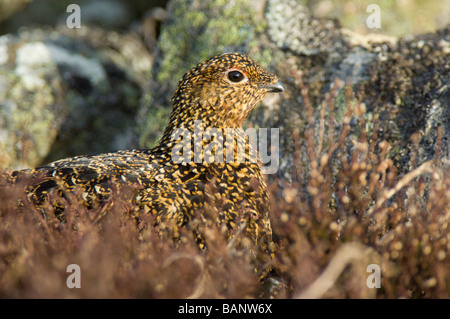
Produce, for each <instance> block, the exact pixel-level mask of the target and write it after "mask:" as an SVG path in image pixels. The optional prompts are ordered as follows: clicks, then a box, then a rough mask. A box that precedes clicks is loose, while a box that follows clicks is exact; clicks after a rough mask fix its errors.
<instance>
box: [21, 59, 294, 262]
mask: <svg viewBox="0 0 450 319" xmlns="http://www.w3.org/2000/svg"><path fill="white" fill-rule="evenodd" d="M284 91H285V87H284V85H283V84H282V82H281V81H280V80H279V79H278V78H277V77H276V76H275V75H274V74H272V73H269V72H267V71H266V70H265V69H264V68H263V67H261V65H259V64H258V63H257V62H255V61H253V60H252V59H251V58H250V57H248V56H246V55H244V54H240V53H223V54H220V55H217V56H214V57H212V58H210V59H208V60H205V61H203V62H201V63H199V64H198V65H196V66H195V67H193V68H192V69H190V70H189V71H188V72H187V73H186V74H185V75H184V76H183V77H182V78H181V80H180V81H179V83H178V87H177V89H176V91H175V94H174V95H173V98H172V100H171V102H172V111H171V113H170V117H169V120H168V124H167V126H166V128H165V130H164V132H163V135H162V137H161V139H160V140H159V141H158V142H157V143H156V146H155V147H153V148H150V149H132V150H120V151H116V152H111V153H104V154H98V155H81V156H75V157H71V158H66V159H61V160H57V161H54V162H52V163H49V164H46V165H41V166H38V167H36V168H33V169H25V170H20V171H15V172H13V174H12V176H13V178H17V177H18V176H20V175H23V174H28V175H33V176H36V175H39V176H41V178H40V179H39V181H38V182H36V183H35V184H32V185H29V186H28V188H27V196H28V199H29V200H30V201H31V202H33V203H34V204H35V205H36V207H38V208H39V209H40V210H41V211H42V212H43V214H45V213H46V210H48V207H49V206H48V202H49V201H50V199H51V198H54V196H50V195H51V194H57V195H58V196H59V197H66V198H68V199H70V198H69V197H67V196H66V195H67V193H70V192H72V193H75V192H76V191H78V194H80V199H81V200H82V202H83V204H84V205H86V206H87V207H88V208H92V207H96V205H99V204H101V203H102V202H105V201H106V200H107V199H108V198H110V196H111V192H112V188H113V186H114V184H115V183H122V184H125V185H137V186H138V190H137V193H136V195H135V198H134V200H135V203H136V206H137V208H138V209H139V210H140V211H143V212H145V213H147V214H151V215H152V216H153V218H154V220H155V222H154V223H155V225H158V227H159V229H160V232H162V233H167V234H170V236H172V237H173V238H179V232H180V229H181V228H182V227H183V226H185V225H186V224H188V223H189V222H190V221H192V220H193V219H194V218H195V216H197V215H196V214H197V212H199V211H200V212H201V211H202V210H203V211H204V210H205V209H206V208H208V209H214V212H216V213H217V216H216V217H215V220H214V222H215V223H216V224H217V225H224V226H225V229H226V232H227V233H228V234H235V233H236V229H240V231H242V233H244V235H245V236H246V237H248V238H249V239H250V240H251V241H252V242H253V243H255V244H256V245H257V246H258V247H260V248H261V249H262V250H263V251H264V252H266V253H269V254H270V253H271V252H272V251H273V241H272V229H271V223H270V217H269V196H268V191H267V185H266V181H265V178H264V176H263V174H262V173H261V162H260V160H259V159H256V160H255V159H254V158H253V157H252V156H255V154H257V151H256V150H255V148H254V146H253V145H252V144H251V143H249V139H248V136H247V135H246V134H245V132H244V131H243V129H242V127H243V124H244V122H245V120H246V119H247V117H248V115H249V113H250V112H251V111H252V110H253V109H254V108H255V107H256V106H257V105H258V104H259V103H260V102H261V100H262V99H263V98H264V97H265V96H266V94H268V93H280V92H284ZM205 136H206V137H207V138H205ZM213 146H214V147H213ZM242 150H245V152H243V153H244V154H243V157H242V158H240V159H239V158H237V157H238V155H239V154H240V153H239V151H241V153H242ZM255 152H256V153H255ZM208 185H212V186H211V187H212V191H211V189H209V188H208ZM51 205H52V206H53V209H54V212H55V213H56V214H58V216H64V205H65V204H64V202H63V201H58V200H54V201H53V202H52V203H51ZM47 213H48V212H47ZM206 215H207V214H203V215H202V214H201V218H200V219H202V218H206V217H205V216H206ZM208 216H209V215H208ZM197 236H198V237H199V236H200V235H197ZM232 236H233V235H229V238H227V239H228V240H231V239H232ZM198 242H199V245H200V246H201V248H204V246H205V243H204V240H202V239H198Z"/></svg>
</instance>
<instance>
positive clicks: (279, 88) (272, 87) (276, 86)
mask: <svg viewBox="0 0 450 319" xmlns="http://www.w3.org/2000/svg"><path fill="white" fill-rule="evenodd" d="M263 88H264V89H267V92H270V93H280V92H284V91H286V89H285V88H284V85H283V83H281V81H280V80H278V81H277V82H276V83H273V84H267V85H264V86H263Z"/></svg>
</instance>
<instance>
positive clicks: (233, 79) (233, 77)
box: [228, 71, 245, 82]
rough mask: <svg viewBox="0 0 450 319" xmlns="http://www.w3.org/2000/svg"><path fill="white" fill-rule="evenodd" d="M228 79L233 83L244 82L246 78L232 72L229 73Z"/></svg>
mask: <svg viewBox="0 0 450 319" xmlns="http://www.w3.org/2000/svg"><path fill="white" fill-rule="evenodd" d="M228 79H229V80H230V81H231V82H241V81H242V80H244V79H245V76H244V74H242V73H241V72H239V71H231V72H228Z"/></svg>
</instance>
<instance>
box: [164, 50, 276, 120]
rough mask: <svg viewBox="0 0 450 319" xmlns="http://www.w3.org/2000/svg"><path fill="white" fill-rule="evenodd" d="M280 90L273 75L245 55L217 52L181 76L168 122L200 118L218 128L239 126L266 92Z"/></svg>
mask: <svg viewBox="0 0 450 319" xmlns="http://www.w3.org/2000/svg"><path fill="white" fill-rule="evenodd" d="M283 91H284V86H283V84H282V83H281V82H280V81H279V80H278V79H277V77H276V76H275V75H273V74H271V73H269V72H267V71H266V70H264V69H263V68H262V67H261V66H260V65H259V64H258V63H256V62H255V61H253V60H252V59H250V58H249V57H247V56H245V55H242V54H239V53H225V54H221V55H218V56H215V57H213V58H211V59H209V60H206V61H204V62H201V63H200V64H198V65H197V66H195V67H194V68H192V69H191V70H190V71H189V72H187V73H186V74H185V75H184V76H183V78H182V79H181V81H180V82H179V84H178V88H177V90H176V92H175V95H174V97H173V99H172V101H173V111H172V116H171V121H172V122H173V123H172V125H175V126H184V127H186V126H190V125H191V124H192V123H193V121H195V120H202V121H205V122H206V125H207V126H213V127H218V128H228V127H230V128H237V127H242V125H243V123H244V121H245V119H246V118H247V116H248V115H249V113H250V112H251V111H252V110H253V108H254V107H255V106H256V105H257V104H258V103H259V102H261V100H262V99H263V98H264V97H265V96H266V94H267V93H279V92H283Z"/></svg>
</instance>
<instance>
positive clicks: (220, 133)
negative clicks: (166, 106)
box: [157, 106, 258, 162]
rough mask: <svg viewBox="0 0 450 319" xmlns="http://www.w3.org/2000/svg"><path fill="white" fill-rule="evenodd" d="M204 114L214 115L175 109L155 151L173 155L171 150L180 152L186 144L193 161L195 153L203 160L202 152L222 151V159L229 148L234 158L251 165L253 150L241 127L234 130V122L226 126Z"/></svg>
mask: <svg viewBox="0 0 450 319" xmlns="http://www.w3.org/2000/svg"><path fill="white" fill-rule="evenodd" d="M207 114H213V113H212V112H208V110H207V109H205V107H203V108H202V110H201V112H200V111H198V110H196V109H195V108H193V107H192V106H191V107H190V108H186V107H183V108H177V106H175V107H174V108H173V110H172V113H171V116H170V119H169V124H168V125H167V127H166V129H165V131H164V134H163V137H162V138H161V140H160V141H159V143H158V146H157V148H159V149H160V150H164V151H165V152H171V153H172V150H173V149H178V148H183V147H184V146H185V145H186V144H188V145H189V146H191V150H192V151H193V152H192V154H191V155H192V156H193V157H194V156H198V154H197V153H198V152H200V153H201V154H202V156H203V154H205V151H208V150H212V149H215V148H216V147H223V150H224V152H225V153H224V156H225V157H226V156H228V154H229V152H231V151H232V150H231V148H232V149H233V150H234V152H235V156H244V161H246V162H252V161H254V159H255V158H257V157H258V155H257V152H256V151H255V149H256V148H254V147H253V146H252V145H250V144H251V143H249V136H248V135H247V134H246V132H245V131H244V130H243V129H242V127H241V126H240V125H239V126H238V127H236V126H237V125H236V122H234V123H232V124H231V125H227V124H228V123H227V121H224V120H223V119H221V118H220V117H208V116H207ZM233 124H234V125H233ZM230 145H231V146H230ZM239 154H240V155H239ZM237 160H238V161H239V160H242V158H240V159H237Z"/></svg>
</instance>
